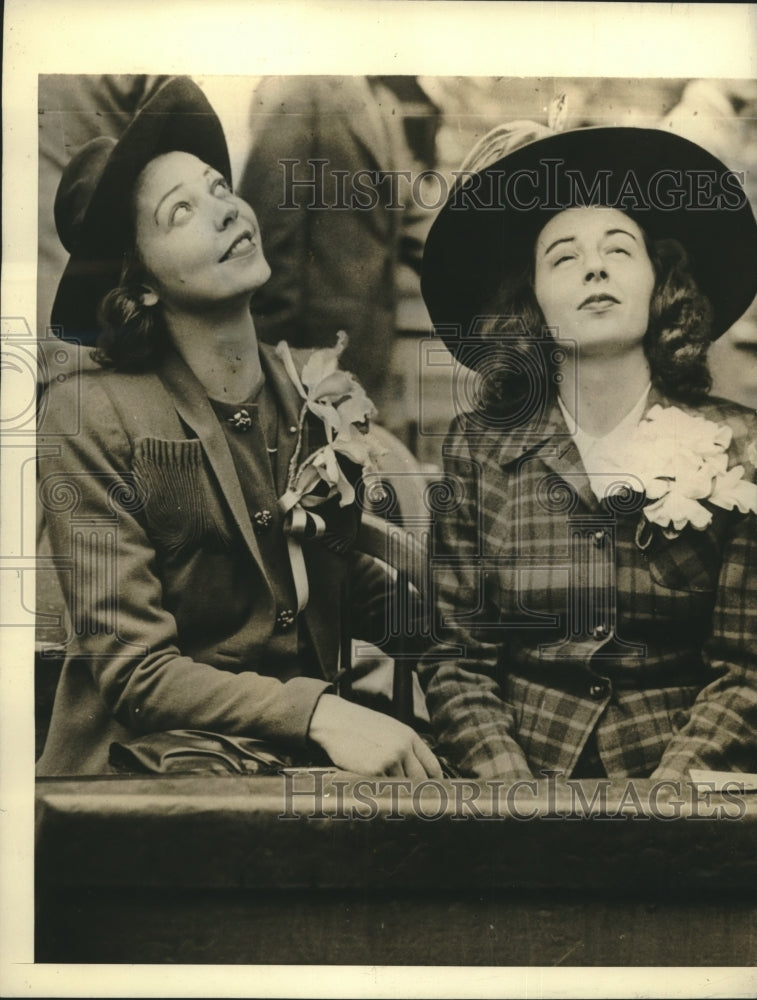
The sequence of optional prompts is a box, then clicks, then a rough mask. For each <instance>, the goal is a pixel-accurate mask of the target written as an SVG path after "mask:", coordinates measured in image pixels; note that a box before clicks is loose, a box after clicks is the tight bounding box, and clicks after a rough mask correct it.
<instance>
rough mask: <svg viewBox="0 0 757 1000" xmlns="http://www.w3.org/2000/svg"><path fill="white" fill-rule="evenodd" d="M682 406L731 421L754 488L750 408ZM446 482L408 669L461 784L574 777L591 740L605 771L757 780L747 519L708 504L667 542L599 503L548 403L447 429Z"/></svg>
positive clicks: (623, 508)
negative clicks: (427, 615)
mask: <svg viewBox="0 0 757 1000" xmlns="http://www.w3.org/2000/svg"><path fill="white" fill-rule="evenodd" d="M655 403H660V404H661V405H663V406H668V405H678V406H681V404H677V403H675V404H674V403H673V402H672V401H671V400H669V399H666V398H665V397H664V396H662V395H661V394H660V393H658V392H656V391H655V390H652V392H651V393H650V397H649V403H648V406H649V407H651V406H653V405H654V404H655ZM681 409H685V410H686V411H687V412H690V413H699V414H701V415H702V416H704V417H705V418H706V419H708V420H713V421H716V422H718V423H727V424H729V425H730V427H731V428H732V430H733V440H732V443H731V446H730V449H729V466H733V465H736V464H743V465H744V467H745V475H746V476H747V477H749V478H754V474H755V469H754V466H753V464H752V463H751V462H750V461H749V457H748V446H749V444H750V442H754V441H757V419H756V415H755V413H754V412H752V411H750V410H746V409H745V408H743V407H741V406H739V405H737V404H735V403H731V402H728V401H724V400H716V399H710V400H708V401H707V402H705V403H704V404H702V405H701V406H699V407H684V406H681ZM445 472H446V474H447V475H448V477H449V480H448V486H449V488H450V489H449V493H450V497H451V500H450V503H449V504H448V505H447V506H448V508H449V509H448V510H447V512H446V513H445V514H443V516H440V517H438V519H437V521H436V525H435V535H434V539H433V545H432V552H431V582H432V587H433V590H434V594H435V603H436V608H437V614H436V619H435V636H434V644H433V645H432V646H431V648H430V649H429V650H428V651H427V652H426V653H425V654H424V656H423V658H422V660H421V663H420V666H419V672H420V675H421V679H422V682H423V685H424V687H425V689H426V697H427V701H428V706H429V711H430V714H431V719H432V723H433V726H434V729H435V732H436V736H437V739H438V741H439V749H440V751H441V752H443V753H444V754H445V755H446V756H447V757H448V759H449V760H450V761H451V762H452V763H453V764H454V765H455V766H456V767H457V768H458V769H459V770H460V771H461V772H462V773H464V774H469V775H473V776H476V777H479V778H504V779H510V780H515V779H518V778H528V777H530V776H532V774H533V775H538V773H539V771H540V770H541V769H544V768H555V769H558V770H561V771H563V772H564V773H565V775H566V776H569V775H570V774H571V773H572V771H573V769H574V767H575V765H576V762H577V760H578V758H579V756H580V754H581V751H582V750H583V748H584V746H585V744H586V742H587V739H588V738H589V735H590V734H591V733H592V732H594V733H595V737H596V745H597V748H598V750H599V755H600V758H601V761H602V764H603V765H604V768H605V770H606V771H607V773H608V774H609V775H619V776H624V775H625V776H645V777H646V776H653V777H655V778H682V777H684V776H685V775H686V773H687V771H688V770H689V769H690V768H692V767H704V768H713V769H722V770H734V771H739V770H747V771H749V770H755V769H757V524H756V523H755V520H756V519H755V515H754V514H748V515H742V514H739V513H738V511H725V510H722V509H716V508H713V511H714V513H713V518H712V523H711V525H710V526H709V528H708V529H706V530H705V531H697V530H695V529H693V528H692V527H691V526H690V525H689V526H687V527H686V528H685V529H684V531H683V532H682V533H681V534H680V535H679V536H678V537H677V538H675V539H666V538H665V537H664V536H663V535H662V533H661V532H660V531H659V529H657V528H654V529H653V530H652V529H651V526H650V525H649V524H648V523H647V522H646V519H645V517H644V515H643V514H642V507H643V505H644V502H645V497H644V496H643V495H640V494H638V493H633V494H630V495H629V493H628V492H626V494H625V496H619V497H617V498H616V499H615V500H610V501H608V500H607V499H605V500H603V501H601V502H600V501H598V500H597V498H596V496H595V495H594V493H593V492H592V490H591V487H590V485H589V480H588V477H587V475H586V470H585V469H584V467H583V465H582V462H581V459H580V456H579V453H578V450H577V448H576V447H575V444H574V443H573V440H572V438H571V437H570V433H569V431H568V428H567V426H566V424H565V420H564V418H563V416H562V413H561V411H560V409H559V406H558V405H557V404H555V405H553V406H552V407H551V408H549V407H548V408H547V412H546V413H545V414H544V416H543V418H541V419H539V418H536V417H535V418H534V419H533V420H531V422H530V423H529V424H527V425H526V426H522V427H520V428H518V429H515V430H513V429H510V430H508V429H505V430H504V432H502V431H499V430H493V429H492V428H491V425H490V427H489V428H488V429H487V428H485V427H482V424H481V421H480V418H479V419H478V421H477V419H476V418H475V417H474V416H473V415H470V414H469V415H466V416H464V417H461V418H459V419H457V420H456V421H454V422H453V424H452V427H451V429H450V433H449V435H448V438H447V441H446V444H445Z"/></svg>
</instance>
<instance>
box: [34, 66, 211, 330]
mask: <svg viewBox="0 0 757 1000" xmlns="http://www.w3.org/2000/svg"><path fill="white" fill-rule="evenodd" d="M177 150H178V151H181V152H185V153H192V154H193V155H195V156H197V157H198V158H199V159H201V160H203V161H204V162H205V163H207V164H209V165H210V166H212V167H214V168H215V169H216V170H218V171H219V172H220V173H221V174H223V176H224V177H226V178H227V179H228V180H229V181H230V180H231V166H230V163H229V152H228V148H227V146H226V139H225V138H224V134H223V129H222V127H221V123H220V121H219V119H218V116H217V115H216V113H215V111H214V110H213V108H212V107H211V105H210V103H209V101H208V99H207V98H206V97H205V95H204V94H203V92H202V90H200V88H199V87H198V86H197V84H195V83H194V82H193V81H192V80H190V79H189V77H174V78H173V79H171V80H168V81H167V82H166V83H164V84H163V86H161V87H160V89H159V90H157V91H156V92H155V94H154V95H153V96H152V97H151V98H150V99H149V100H148V101H147V102H146V103H145V104H144V105H143V107H142V108H141V109H140V110H139V111H138V112H137V114H136V115H135V117H134V118H133V119H132V121H131V122H130V123H129V125H128V127H127V128H126V130H125V131H124V133H123V135H122V136H121V138H120V139H118V140H117V141H116V140H114V139H110V138H106V137H104V136H102V137H100V138H97V139H92V140H91V141H90V142H88V143H86V145H84V146H82V148H81V149H80V150H78V152H77V153H76V154H75V155H74V156H73V158H72V159H71V161H70V162H69V163H68V164H67V166H66V168H65V169H64V171H63V175H62V177H61V181H60V184H59V185H58V192H57V194H56V197H55V225H56V227H57V229H58V235H59V236H60V239H61V242H62V243H63V246H64V247H65V248H66V250H68V252H69V253H70V254H71V256H70V259H69V261H68V264H67V265H66V269H65V271H64V272H63V277H62V278H61V280H60V283H59V285H58V291H57V294H56V296H55V302H54V303H53V309H52V317H51V322H52V324H53V327H54V328H55V332H56V333H57V334H58V335H59V336H60V337H62V338H63V339H64V340H74V341H78V342H80V343H81V344H85V345H91V344H94V343H95V341H96V340H97V336H98V333H99V330H98V323H97V309H98V306H99V304H100V302H101V300H102V298H103V296H104V295H105V294H106V293H107V292H108V291H110V290H111V289H112V288H115V287H116V285H117V284H118V281H119V277H120V275H121V270H122V267H123V262H124V253H125V251H127V250H128V249H129V248H130V244H131V242H132V239H133V220H132V192H133V190H134V184H135V182H136V180H137V178H138V176H139V174H140V173H141V171H142V169H143V168H144V167H145V166H146V165H147V163H149V162H150V160H152V159H154V158H155V157H156V156H159V155H160V154H161V153H169V152H173V151H177Z"/></svg>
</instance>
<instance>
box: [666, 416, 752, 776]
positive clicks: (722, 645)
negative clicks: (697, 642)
mask: <svg viewBox="0 0 757 1000" xmlns="http://www.w3.org/2000/svg"><path fill="white" fill-rule="evenodd" d="M745 422H746V430H745V431H742V433H738V429H737V435H736V436H735V437H736V441H737V442H739V441H740V444H741V448H740V449H739V450H740V452H741V454H737V460H738V459H741V460H743V464H744V465H745V466H746V469H747V472H746V473H745V474H746V475H747V476H748V477H749V478H751V479H752V481H754V479H755V470H754V468H753V467H752V466H751V464H750V463H749V459H748V452H747V447H746V446H748V444H749V442H750V441H757V419H751V420H746V421H745ZM732 464H733V463H732ZM727 517H728V518H729V521H730V528H729V531H728V533H727V536H726V539H725V545H724V548H723V554H722V561H721V567H720V573H719V577H718V583H717V589H716V593H715V604H714V609H713V614H712V626H711V629H710V634H709V636H708V638H707V639H706V641H705V644H704V649H703V658H704V662H705V664H706V665H707V666H709V667H711V668H712V670H713V672H714V673H715V674H717V675H719V676H718V677H717V679H716V680H714V681H713V682H712V683H710V684H708V685H707V686H706V687H705V688H703V689H702V691H701V692H700V693H699V695H698V697H697V699H696V701H695V702H694V704H693V705H692V707H691V710H690V712H689V717H688V721H687V722H686V723H685V725H683V726H682V727H681V729H680V730H679V731H678V732H677V733H676V735H675V736H674V737H673V739H672V740H671V741H670V743H669V744H668V746H667V747H666V748H665V752H664V753H663V756H662V759H661V761H660V764H659V766H658V767H657V769H656V770H655V772H654V773H653V775H652V777H653V778H660V779H662V778H667V779H672V780H680V779H682V778H685V777H687V776H688V772H689V771H690V770H691V769H692V768H700V769H705V770H713V771H734V772H739V771H741V772H753V771H755V770H757V516H756V515H755V514H754V513H753V512H752V513H748V514H739V513H737V512H736V511H734V512H731V513H729V514H728V515H727Z"/></svg>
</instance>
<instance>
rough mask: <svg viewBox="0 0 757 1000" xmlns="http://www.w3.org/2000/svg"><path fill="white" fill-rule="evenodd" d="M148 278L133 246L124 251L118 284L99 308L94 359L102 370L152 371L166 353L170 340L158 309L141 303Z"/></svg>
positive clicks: (145, 269)
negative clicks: (98, 328) (98, 326)
mask: <svg viewBox="0 0 757 1000" xmlns="http://www.w3.org/2000/svg"><path fill="white" fill-rule="evenodd" d="M148 279H149V274H148V271H147V268H146V267H145V265H144V264H143V262H142V260H141V259H140V256H139V253H138V251H137V249H136V247H134V248H132V249H131V250H129V251H127V252H126V253H125V254H124V263H123V267H122V268H121V276H120V279H119V283H118V285H117V286H116V287H115V288H112V289H111V290H110V291H109V292H108V293H107V294H106V295H105V296H104V298H103V300H102V301H101V303H100V306H99V309H98V319H99V322H100V330H101V332H100V335H99V337H98V338H97V343H96V344H95V349H94V352H93V357H94V359H95V361H97V363H98V364H100V365H102V366H103V367H104V368H113V369H115V370H116V371H123V372H146V371H153V370H154V369H155V368H156V367H157V366H158V364H159V363H160V361H161V360H162V359H163V357H164V356H165V354H166V351H167V350H168V347H169V344H170V338H169V334H168V328H167V327H166V324H165V322H164V320H163V316H162V314H161V311H160V308H159V307H158V306H145V305H144V304H143V303H142V296H143V294H144V291H145V287H144V286H145V282H146V281H148Z"/></svg>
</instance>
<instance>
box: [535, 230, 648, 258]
mask: <svg viewBox="0 0 757 1000" xmlns="http://www.w3.org/2000/svg"><path fill="white" fill-rule="evenodd" d="M618 233H622V234H623V235H624V236H628V237H630V238H631V239H632V240H633V241H634V243H637V242H638V240H637V239H636V237H635V236H634V234H633V233H630V232H629V231H628V230H627V229H608V230H607V231H606V232H605V234H604V237H603V239H604V238H606V237H607V236H617V235H618ZM574 240H575V236H561V237H560V239H559V240H555V242H554V243H550V245H549V246H548V247H547V249H546V250H545V251H544V256H545V257H546V256H547V254H548V253H550V252H551V251H552V250H554V249H555V247H556V246H559V245H560V244H561V243H572V242H573V241H574Z"/></svg>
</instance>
